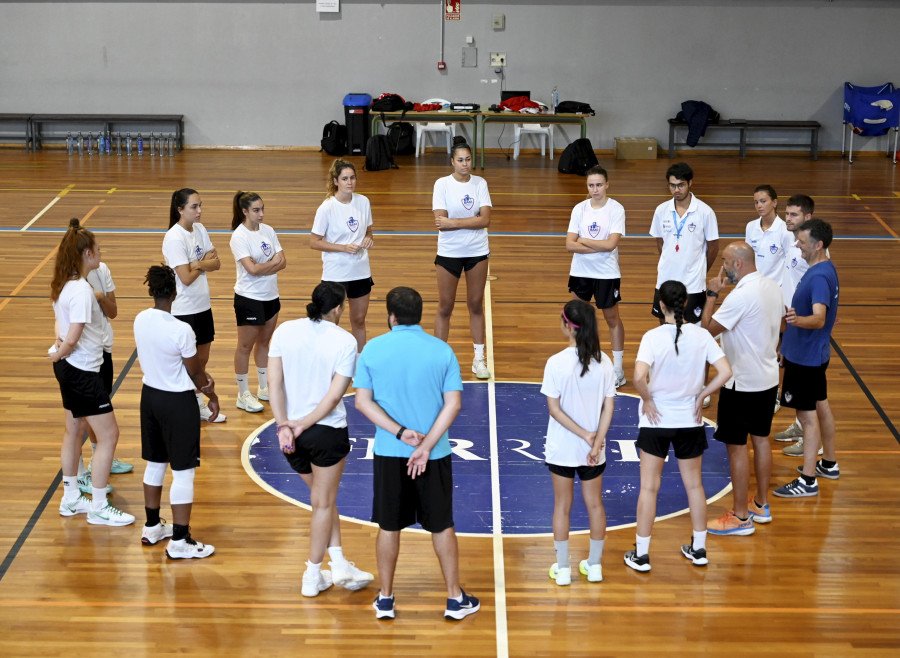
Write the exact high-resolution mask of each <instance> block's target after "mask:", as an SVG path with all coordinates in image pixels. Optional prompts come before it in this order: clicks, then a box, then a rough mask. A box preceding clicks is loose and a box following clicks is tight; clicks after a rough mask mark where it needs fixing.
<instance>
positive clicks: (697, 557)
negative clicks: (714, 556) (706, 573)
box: [681, 543, 709, 567]
mask: <svg viewBox="0 0 900 658" xmlns="http://www.w3.org/2000/svg"><path fill="white" fill-rule="evenodd" d="M681 554H682V555H683V556H685V557H686V558H687V559H688V560H690V561H691V562H693V563H694V566H695V567H705V566H706V565H707V564H709V560H707V559H706V549H705V548H694V545H693V543H690V544H682V546H681Z"/></svg>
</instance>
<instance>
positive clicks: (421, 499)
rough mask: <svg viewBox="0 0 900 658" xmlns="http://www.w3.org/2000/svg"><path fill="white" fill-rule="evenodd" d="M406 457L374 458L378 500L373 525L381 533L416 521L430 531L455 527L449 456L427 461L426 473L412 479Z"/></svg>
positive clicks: (406, 526)
mask: <svg viewBox="0 0 900 658" xmlns="http://www.w3.org/2000/svg"><path fill="white" fill-rule="evenodd" d="M408 461H409V460H408V459H406V458H405V457H381V456H379V455H375V464H374V467H373V470H374V477H373V484H374V486H375V497H374V500H373V501H372V522H373V523H377V524H378V527H379V528H381V529H382V530H388V531H392V532H395V531H399V530H403V528H408V527H409V526H411V525H413V524H414V523H415V522H416V521H418V522H419V524H420V525H421V526H422V527H423V528H424V529H425V530H427V531H428V532H433V533H436V532H443V531H444V530H446V529H447V528H452V527H453V472H452V468H451V464H450V455H447V456H446V457H443V458H441V459H432V460H430V461H429V462H428V466H427V467H426V468H425V472H424V473H422V474H421V475H419V476H417V477H416V478H415V479H413V478H411V477H410V476H409V475H407V473H406V463H407V462H408Z"/></svg>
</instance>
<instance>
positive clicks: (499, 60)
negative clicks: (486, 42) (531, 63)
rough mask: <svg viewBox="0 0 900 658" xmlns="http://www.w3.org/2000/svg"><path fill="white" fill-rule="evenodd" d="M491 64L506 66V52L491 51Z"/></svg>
mask: <svg viewBox="0 0 900 658" xmlns="http://www.w3.org/2000/svg"><path fill="white" fill-rule="evenodd" d="M491 66H506V53H491Z"/></svg>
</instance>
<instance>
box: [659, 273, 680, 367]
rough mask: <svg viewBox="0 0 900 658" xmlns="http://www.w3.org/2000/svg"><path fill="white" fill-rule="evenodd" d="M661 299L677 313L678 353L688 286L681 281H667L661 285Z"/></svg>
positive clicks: (676, 340) (676, 342)
mask: <svg viewBox="0 0 900 658" xmlns="http://www.w3.org/2000/svg"><path fill="white" fill-rule="evenodd" d="M659 301H660V302H661V303H663V304H665V305H666V308H667V309H668V310H669V311H671V312H672V313H673V314H674V315H675V354H678V337H679V336H681V325H682V324H684V305H685V304H686V303H687V288H685V287H684V284H683V283H682V282H681V281H666V282H665V283H664V284H662V285H661V286H660V287H659Z"/></svg>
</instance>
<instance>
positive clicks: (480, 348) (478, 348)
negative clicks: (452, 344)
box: [472, 343, 484, 361]
mask: <svg viewBox="0 0 900 658" xmlns="http://www.w3.org/2000/svg"><path fill="white" fill-rule="evenodd" d="M472 344H473V345H475V358H476V359H478V360H479V361H484V343H482V344H481V345H478V344H476V343H472Z"/></svg>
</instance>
